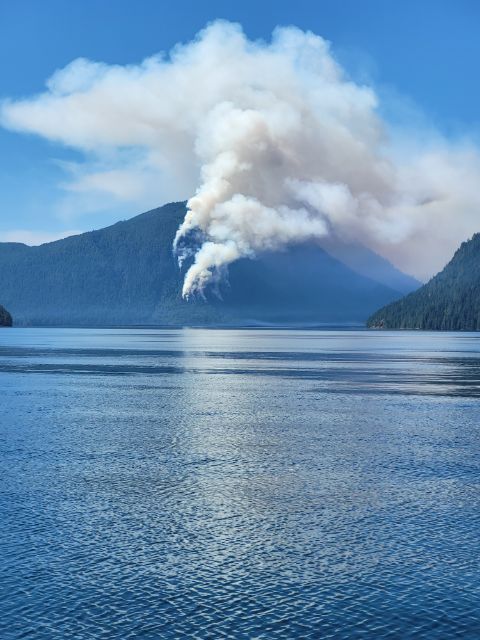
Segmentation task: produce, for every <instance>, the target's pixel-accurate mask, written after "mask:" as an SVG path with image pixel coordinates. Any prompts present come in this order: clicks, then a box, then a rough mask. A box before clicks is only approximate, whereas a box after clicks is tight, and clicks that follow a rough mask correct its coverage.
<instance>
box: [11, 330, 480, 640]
mask: <svg viewBox="0 0 480 640" xmlns="http://www.w3.org/2000/svg"><path fill="white" fill-rule="evenodd" d="M0 394H1V405H0V411H1V421H0V471H1V479H0V489H1V494H0V509H1V514H2V527H1V529H0V543H1V546H0V570H1V575H2V580H1V584H2V587H1V590H2V596H1V599H0V637H1V638H2V640H14V639H15V640H16V639H17V638H18V639H19V638H34V639H35V640H44V639H45V640H46V639H49V640H50V639H57V638H58V639H60V638H62V639H63V638H77V639H82V640H83V639H86V638H88V639H90V638H92V639H95V640H101V639H107V638H108V639H110V638H113V639H118V640H120V639H121V640H127V639H129V638H142V639H152V640H153V639H158V638H235V640H237V639H244V638H245V639H247V638H248V639H251V638H322V640H323V639H326V638H335V639H336V640H338V639H340V640H342V639H345V640H347V639H348V640H351V639H352V638H368V639H369V640H370V639H372V638H374V639H375V638H402V639H409V638H415V639H418V638H425V639H429V640H432V639H437V638H438V639H439V640H440V639H441V640H445V639H446V638H453V637H461V638H467V639H470V638H472V639H473V638H478V637H479V630H480V613H479V612H478V601H479V597H480V586H479V585H480V568H479V563H478V558H479V557H480V540H479V531H480V481H479V478H480V468H479V467H480V455H479V453H480V452H479V449H480V438H479V430H480V426H479V425H480V409H479V402H478V400H479V397H480V342H479V338H478V337H477V334H467V333H464V334H441V333H438V334H433V333H419V332H418V333H413V332H412V333H410V332H403V333H387V332H384V333H383V332H379V333H374V332H364V331H341V332H336V331H280V330H238V331H237V330H235V331H234V330H193V329H185V330H149V329H141V330H140V329H139V330H137V329H131V330H125V329H119V330H94V329H90V330H89V329H12V330H5V331H1V332H0Z"/></svg>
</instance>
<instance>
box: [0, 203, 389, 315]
mask: <svg viewBox="0 0 480 640" xmlns="http://www.w3.org/2000/svg"><path fill="white" fill-rule="evenodd" d="M184 214H185V203H172V204H168V205H165V206H164V207H161V208H159V209H155V210H153V211H149V212H147V213H144V214H142V215H139V216H136V217H135V218H132V219H131V220H127V221H123V222H119V223H117V224H114V225H113V226H111V227H107V228H105V229H101V230H99V231H92V232H89V233H84V234H81V235H78V236H73V237H70V238H66V239H64V240H59V241H57V242H51V243H48V244H44V245H41V246H39V247H27V246H26V245H22V244H16V243H0V291H1V292H2V301H3V302H4V304H5V305H6V306H7V307H8V308H9V309H10V311H11V312H12V314H13V316H14V318H15V322H16V323H18V324H30V325H33V324H37V325H46V324H50V325H132V324H159V325H184V324H190V325H208V324H245V323H257V322H258V323H263V322H265V323H312V324H315V323H348V322H364V321H365V319H366V318H367V317H368V315H369V314H370V313H371V312H372V311H373V310H374V309H375V308H377V307H378V306H380V305H382V304H385V303H386V302H389V301H391V300H393V299H396V298H398V297H400V295H401V294H400V293H399V292H398V290H393V289H391V288H389V287H387V286H384V285H381V284H379V283H378V282H375V281H374V280H372V279H370V278H367V277H365V276H362V275H360V274H358V273H355V272H354V271H352V270H351V269H350V268H348V267H347V266H346V265H344V264H343V263H342V262H340V261H338V260H336V259H335V258H333V257H332V256H330V255H329V254H328V253H327V252H325V251H324V250H322V249H321V248H320V247H318V246H301V247H300V246H297V247H292V248H290V249H288V250H286V251H284V252H279V253H275V254H273V253H272V254H265V255H263V256H260V257H259V258H258V260H240V261H238V262H237V263H235V264H233V265H231V267H230V270H229V284H227V283H226V284H224V285H223V286H222V291H221V293H222V299H221V300H220V299H218V298H217V297H215V296H214V295H213V294H212V292H207V300H201V299H200V300H196V301H194V302H186V301H184V300H182V298H181V288H182V281H183V276H184V271H183V272H180V271H179V269H178V266H177V263H176V261H175V258H174V256H173V255H172V242H173V238H174V235H175V232H176V229H177V228H178V226H179V224H180V222H181V220H182V218H183V216H184Z"/></svg>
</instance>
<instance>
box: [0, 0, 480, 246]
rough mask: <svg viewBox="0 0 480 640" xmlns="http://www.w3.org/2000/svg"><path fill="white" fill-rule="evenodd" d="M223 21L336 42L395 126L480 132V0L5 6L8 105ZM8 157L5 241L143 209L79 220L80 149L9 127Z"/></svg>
mask: <svg viewBox="0 0 480 640" xmlns="http://www.w3.org/2000/svg"><path fill="white" fill-rule="evenodd" d="M216 18H225V19H228V20H232V21H238V22H240V23H241V24H242V26H243V28H244V30H245V32H246V34H247V36H248V37H249V38H251V39H257V38H263V39H266V40H268V39H269V38H270V35H271V32H272V30H273V29H274V28H275V27H276V26H277V25H296V26H298V27H300V28H301V29H304V30H311V31H313V32H315V33H317V34H319V35H321V36H323V37H324V38H326V39H328V40H330V41H331V42H332V47H333V52H334V54H335V56H336V57H337V59H338V60H340V62H341V63H342V65H343V66H344V67H345V69H346V70H347V72H348V73H350V74H351V76H352V77H353V78H355V79H356V80H358V81H359V82H365V81H366V82H368V83H370V84H372V85H374V86H375V88H376V90H377V92H378V93H379V95H380V96H384V98H385V100H384V103H383V104H384V106H383V108H384V109H385V111H386V113H387V117H389V118H391V119H396V118H397V119H402V118H403V119H408V117H410V115H411V114H412V113H415V117H416V118H417V117H418V118H421V119H423V120H424V121H425V122H428V123H433V125H434V126H435V127H436V128H437V129H439V130H441V131H442V132H443V133H444V134H445V135H446V136H459V135H462V134H464V133H466V132H468V133H469V134H470V135H476V132H477V130H478V124H479V115H478V114H479V113H480V89H479V88H478V62H479V60H480V37H479V34H480V3H478V2H476V1H475V0H471V1H465V0H463V1H459V0H457V1H456V2H454V1H447V0H443V1H442V0H416V1H411V0H402V1H401V2H400V1H398V0H397V1H393V0H363V1H361V0H356V1H355V0H318V1H316V2H314V1H310V2H307V1H305V0H296V1H295V2H291V0H290V1H283V0H275V1H270V0H257V1H251V0H243V1H242V2H229V1H226V0H225V1H223V2H220V1H213V0H210V1H208V0H202V1H198V0H197V1H191V0H175V1H172V2H166V1H161V0H156V1H153V0H136V1H135V2H134V1H133V0H129V1H127V0H81V1H79V0H69V1H67V0H63V1H60V0H43V1H42V2H38V1H37V0H30V1H25V0H17V1H16V2H12V1H11V0H0V97H1V98H13V99H18V98H21V97H24V96H31V95H32V94H35V93H38V92H41V91H42V90H43V89H44V86H45V81H46V80H47V79H48V78H49V77H50V76H51V75H52V73H53V72H54V71H55V70H57V69H59V68H62V67H64V66H65V65H67V64H68V63H69V62H71V61H72V60H74V59H76V58H78V57H84V58H88V59H90V60H96V61H102V62H105V63H108V64H121V65H125V64H131V63H138V62H140V61H141V60H142V59H144V58H145V57H148V56H151V55H153V54H155V53H157V52H159V51H168V50H169V49H170V48H171V47H172V46H174V45H175V44H176V43H177V42H187V41H189V40H191V39H192V37H193V36H194V35H195V34H196V33H197V32H198V31H199V30H200V29H201V28H202V27H204V26H205V24H206V23H208V22H209V21H212V20H214V19H216ZM392 105H393V106H392ZM0 150H1V153H0V239H3V240H5V239H19V240H21V239H25V240H28V239H29V238H31V239H32V241H34V240H37V241H38V240H41V239H42V238H45V239H48V238H49V237H50V235H52V237H53V236H56V235H61V234H62V233H65V232H69V231H73V230H87V229H91V228H98V227H101V226H104V225H106V224H108V223H110V222H114V221H116V220H118V219H120V218H125V217H129V216H131V215H135V214H136V213H139V212H140V211H139V209H138V207H136V205H135V203H132V202H128V203H110V204H109V205H108V206H99V207H98V210H95V206H93V207H90V208H89V211H88V213H85V212H82V211H80V210H79V211H78V212H75V210H74V208H75V205H74V204H73V205H72V204H71V203H70V206H69V207H68V215H67V214H65V206H64V205H63V204H62V203H64V200H65V189H64V185H65V183H66V181H67V179H68V176H66V172H65V164H64V163H65V162H69V161H75V162H82V156H81V154H80V153H79V152H78V151H75V150H72V149H69V148H66V147H63V146H62V145H60V144H55V143H53V142H50V141H46V140H44V139H41V138H39V137H36V136H34V135H29V134H22V133H15V132H12V131H7V130H5V129H0ZM189 195H191V194H189V193H185V194H184V197H185V198H186V197H188V196H189ZM153 204H154V203H152V206H153ZM155 204H162V203H161V202H158V203H155ZM20 232H21V233H20ZM22 234H23V235H22Z"/></svg>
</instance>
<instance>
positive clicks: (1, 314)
mask: <svg viewBox="0 0 480 640" xmlns="http://www.w3.org/2000/svg"><path fill="white" fill-rule="evenodd" d="M11 326H12V316H11V315H10V314H9V313H8V311H7V310H6V309H5V307H2V305H1V304H0V327H11Z"/></svg>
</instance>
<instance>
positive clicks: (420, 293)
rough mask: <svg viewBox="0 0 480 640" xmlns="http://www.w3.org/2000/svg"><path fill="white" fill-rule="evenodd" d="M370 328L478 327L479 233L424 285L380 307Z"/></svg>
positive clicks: (477, 329) (440, 328) (438, 328)
mask: <svg viewBox="0 0 480 640" xmlns="http://www.w3.org/2000/svg"><path fill="white" fill-rule="evenodd" d="M367 325H368V326H369V327H372V328H383V329H429V330H445V331H479V330H480V234H478V233H477V234H475V235H474V236H473V238H472V239H471V240H469V241H468V242H464V243H463V244H462V245H461V246H460V248H459V249H458V250H457V252H456V253H455V255H454V256H453V258H452V260H451V261H450V262H449V263H448V264H447V266H446V267H445V268H444V269H443V271H441V272H440V273H438V274H437V275H436V276H435V277H434V278H432V279H431V280H430V281H429V282H427V284H425V285H424V286H423V287H421V288H420V289H418V290H417V291H415V292H413V293H411V294H409V295H408V296H406V297H405V298H402V299H401V300H399V301H397V302H394V303H392V304H389V305H387V306H386V307H383V308H382V309H380V310H379V311H377V312H376V313H374V314H373V315H372V316H371V317H370V318H369V319H368V322H367Z"/></svg>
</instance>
